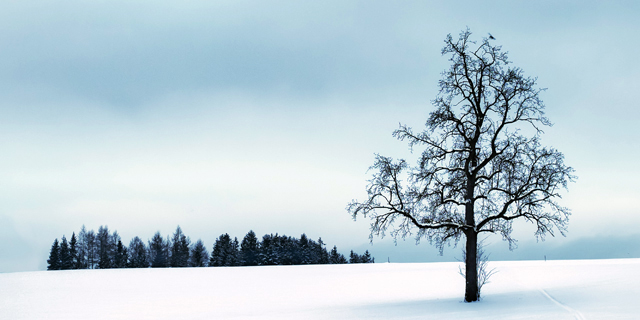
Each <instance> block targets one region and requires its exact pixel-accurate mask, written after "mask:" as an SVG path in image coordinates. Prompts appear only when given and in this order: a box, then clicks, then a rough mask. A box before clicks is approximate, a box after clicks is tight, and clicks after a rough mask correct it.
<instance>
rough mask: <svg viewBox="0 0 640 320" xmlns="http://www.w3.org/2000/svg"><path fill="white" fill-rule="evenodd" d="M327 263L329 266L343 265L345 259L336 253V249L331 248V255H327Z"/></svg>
mask: <svg viewBox="0 0 640 320" xmlns="http://www.w3.org/2000/svg"><path fill="white" fill-rule="evenodd" d="M329 263H331V264H343V263H347V258H345V257H344V255H342V254H341V253H338V248H337V247H336V246H333V249H331V253H330V254H329Z"/></svg>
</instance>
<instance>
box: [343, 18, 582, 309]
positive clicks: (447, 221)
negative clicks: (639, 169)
mask: <svg viewBox="0 0 640 320" xmlns="http://www.w3.org/2000/svg"><path fill="white" fill-rule="evenodd" d="M470 36H471V32H470V31H469V29H467V30H465V31H463V32H461V33H460V36H459V38H458V39H457V40H454V38H453V37H452V36H451V35H448V36H447V37H446V39H445V46H444V48H443V49H442V54H443V55H446V56H449V61H450V62H451V67H450V68H449V70H446V71H445V72H443V74H442V79H441V80H440V81H439V88H440V91H439V94H438V96H437V97H436V99H435V100H433V102H432V103H433V105H434V106H435V110H434V111H432V112H431V113H430V115H429V118H428V119H427V122H426V128H425V129H424V130H423V131H422V132H414V131H413V130H412V129H411V128H410V127H407V126H405V125H400V128H399V129H398V130H396V131H395V132H394V133H393V135H394V136H395V137H396V138H398V139H399V140H406V141H408V143H409V146H410V148H411V149H412V150H415V149H416V148H418V147H419V148H420V149H421V151H422V152H421V153H420V156H419V158H418V161H417V165H416V166H409V165H408V164H407V162H406V161H405V160H403V159H400V160H397V161H394V160H393V159H392V158H389V157H384V156H381V155H376V159H375V162H374V164H373V166H371V168H370V170H373V171H374V173H373V177H372V178H371V180H369V184H368V186H367V193H368V199H367V200H366V201H364V202H359V201H357V200H354V201H352V202H351V203H350V204H349V205H348V207H347V210H348V211H349V212H350V213H351V214H352V215H353V217H354V219H355V218H356V217H357V216H359V215H362V216H364V217H367V216H369V217H370V218H371V237H373V236H374V235H377V236H384V235H385V232H387V230H390V234H391V236H393V237H394V238H397V237H398V236H400V237H402V238H404V237H406V236H409V235H413V232H414V231H415V237H416V241H419V240H420V239H421V238H426V239H428V240H429V241H430V242H431V243H432V244H434V245H435V246H437V247H438V248H439V249H440V252H441V253H442V250H443V247H444V245H445V244H447V243H450V242H451V241H453V242H454V243H457V242H458V241H459V240H460V238H461V237H462V236H463V235H464V236H465V238H466V246H465V250H466V261H465V269H466V271H467V272H466V288H465V301H467V302H472V301H477V300H478V277H477V244H478V234H480V233H483V232H488V233H497V234H500V235H501V236H502V238H503V239H504V240H506V241H508V242H509V245H510V248H513V247H514V245H515V240H514V239H513V238H512V237H511V231H512V222H513V221H514V220H515V219H518V218H522V219H525V220H526V221H528V222H531V223H533V224H534V225H535V226H536V227H537V230H536V232H535V236H536V237H538V238H540V239H542V240H544V236H545V235H546V234H550V235H552V236H554V230H557V231H558V232H559V233H560V234H562V235H564V233H565V231H566V227H567V224H568V218H569V215H570V210H569V209H568V208H565V207H562V206H560V205H559V204H558V202H557V200H558V199H560V198H561V195H560V191H561V189H563V188H564V189H566V188H567V183H568V182H569V181H573V179H574V176H573V175H572V173H573V169H572V168H571V167H568V166H566V165H565V164H564V156H563V155H562V153H560V152H558V151H557V150H555V149H553V148H547V147H542V146H541V144H540V135H541V134H542V133H543V132H542V130H541V128H542V127H543V126H550V125H551V123H550V121H549V120H548V119H547V118H546V117H545V116H544V104H543V102H542V100H541V99H540V97H539V94H540V92H541V91H542V89H538V88H536V78H530V77H526V76H525V75H524V73H523V71H522V70H521V69H520V68H517V67H513V66H511V65H510V61H508V59H507V53H506V52H503V51H502V50H501V47H500V46H495V45H492V44H491V42H492V41H494V40H493V39H490V38H489V39H488V38H484V39H482V41H481V42H480V43H476V42H474V41H471V40H470Z"/></svg>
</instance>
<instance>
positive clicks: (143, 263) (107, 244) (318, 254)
mask: <svg viewBox="0 0 640 320" xmlns="http://www.w3.org/2000/svg"><path fill="white" fill-rule="evenodd" d="M373 262H374V258H373V257H371V255H370V254H369V250H367V251H365V253H364V254H363V255H359V254H357V253H354V252H353V250H352V251H351V253H350V255H349V260H347V258H345V256H344V255H342V254H340V253H338V249H337V248H336V246H333V249H331V251H328V250H327V249H326V247H325V244H324V242H322V238H319V239H318V241H314V240H311V239H309V238H307V236H306V235H305V234H304V233H303V234H302V235H301V236H300V238H299V239H297V238H294V237H288V236H285V235H282V236H279V235H278V234H277V233H276V234H275V235H274V234H265V235H264V236H262V241H260V240H259V239H258V238H257V237H256V234H255V233H254V232H253V231H249V232H248V233H247V234H246V235H245V236H244V238H243V239H242V242H239V241H238V238H233V239H231V237H230V236H229V234H227V233H225V234H222V235H220V237H218V238H217V239H216V241H215V243H214V244H213V249H212V250H211V254H209V253H208V252H207V249H206V247H205V245H204V243H203V242H202V241H201V240H200V239H198V241H196V242H195V243H191V240H190V239H189V237H187V236H186V235H185V234H184V233H183V232H182V229H180V226H178V227H177V228H176V231H175V232H174V234H173V236H171V237H170V236H167V238H166V239H165V238H163V237H162V235H161V234H160V231H158V232H156V234H155V235H153V237H152V238H151V240H149V241H148V243H146V244H145V242H144V241H142V240H141V239H140V238H139V237H137V236H136V237H134V238H133V239H132V240H131V242H129V246H128V247H127V246H125V245H124V244H123V243H122V239H121V238H120V235H119V234H118V232H117V231H114V232H113V233H111V232H110V231H109V228H108V227H106V226H100V228H99V229H98V232H97V233H96V232H95V231H93V230H88V231H87V230H86V229H85V227H84V226H82V229H81V230H80V232H79V233H78V236H76V234H75V232H74V233H73V234H72V235H71V239H70V240H67V238H66V237H65V236H62V240H61V241H58V239H55V241H54V242H53V245H52V246H51V251H50V253H49V259H48V260H47V263H48V266H47V270H70V269H111V268H149V267H151V268H168V267H171V268H179V267H231V266H267V265H303V264H344V263H373Z"/></svg>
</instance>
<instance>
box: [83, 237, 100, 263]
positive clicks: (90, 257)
mask: <svg viewBox="0 0 640 320" xmlns="http://www.w3.org/2000/svg"><path fill="white" fill-rule="evenodd" d="M86 246H87V251H86V252H87V258H86V261H87V268H88V269H95V268H96V267H97V266H98V261H99V256H98V246H97V241H96V233H95V231H93V230H89V231H88V232H87V234H86Z"/></svg>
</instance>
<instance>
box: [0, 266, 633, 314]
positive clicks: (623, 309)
mask: <svg viewBox="0 0 640 320" xmlns="http://www.w3.org/2000/svg"><path fill="white" fill-rule="evenodd" d="M459 265H460V263H406V264H395V263H391V264H389V263H378V264H354V265H313V266H272V267H231V268H181V269H110V270H70V271H40V272H23V273H5V274H0V319H418V318H419V319H604V318H607V319H612V318H617V319H635V318H637V317H638V315H640V304H638V303H637V298H638V297H639V296H640V291H639V289H638V288H640V272H639V271H640V259H619V260H567V261H546V262H545V261H509V262H492V263H491V267H495V268H496V269H497V271H498V272H497V273H496V274H495V275H494V276H493V277H492V278H491V283H489V284H487V285H486V286H485V287H484V288H483V292H482V293H483V295H482V296H483V299H482V301H481V302H478V303H464V302H462V300H463V295H464V280H463V278H462V277H461V276H460V275H459V274H458V266H459Z"/></svg>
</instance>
